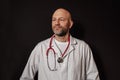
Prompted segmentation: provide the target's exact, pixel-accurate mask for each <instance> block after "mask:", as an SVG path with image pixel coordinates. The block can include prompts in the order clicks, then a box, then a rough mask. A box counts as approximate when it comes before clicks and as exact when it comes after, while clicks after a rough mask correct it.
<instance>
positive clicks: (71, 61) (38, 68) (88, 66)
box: [20, 36, 100, 80]
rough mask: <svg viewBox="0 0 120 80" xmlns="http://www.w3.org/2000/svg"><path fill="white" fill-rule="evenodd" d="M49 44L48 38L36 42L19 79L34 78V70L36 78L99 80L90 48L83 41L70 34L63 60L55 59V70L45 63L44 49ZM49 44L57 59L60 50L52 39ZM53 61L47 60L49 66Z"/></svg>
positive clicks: (46, 79)
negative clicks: (60, 61)
mask: <svg viewBox="0 0 120 80" xmlns="http://www.w3.org/2000/svg"><path fill="white" fill-rule="evenodd" d="M49 44H50V38H49V39H47V40H44V41H42V42H40V43H38V45H37V46H36V47H35V48H34V50H33V51H32V53H31V55H30V57H29V60H28V62H27V64H26V67H25V69H24V71H23V74H22V76H21V77H20V80H34V76H35V74H36V72H38V80H100V79H99V74H98V70H97V67H96V64H95V62H94V59H93V55H92V52H91V49H90V48H89V46H88V45H87V44H86V43H85V42H84V41H82V40H78V39H76V38H74V37H72V36H70V45H69V48H68V50H67V52H66V54H65V56H66V57H65V58H64V62H63V63H58V62H57V61H56V68H57V71H50V70H49V68H48V65H47V56H46V51H47V49H48V48H49ZM51 46H52V48H53V49H54V50H55V52H56V60H57V58H58V57H59V56H60V55H59V54H60V51H59V49H58V48H57V47H56V46H55V43H54V41H52V45H51ZM50 57H51V55H50ZM52 58H53V56H52ZM49 60H50V59H49ZM53 61H54V60H52V59H51V60H50V61H49V64H50V66H51V67H53V66H55V64H53V63H54V62H53Z"/></svg>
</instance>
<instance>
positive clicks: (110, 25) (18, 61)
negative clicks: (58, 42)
mask: <svg viewBox="0 0 120 80" xmlns="http://www.w3.org/2000/svg"><path fill="white" fill-rule="evenodd" d="M118 5H119V3H118V2H116V1H112V0H43V1H42V0H1V1H0V8H1V10H0V73H1V74H0V80H18V79H19V77H20V76H21V74H22V71H23V69H24V67H25V64H26V62H27V60H28V57H29V55H30V53H31V51H32V49H33V48H34V47H35V45H36V44H37V43H38V42H39V41H42V40H44V39H46V38H48V37H50V36H51V35H52V34H53V33H52V31H51V15H52V13H53V11H54V10H55V9H57V8H59V7H63V8H66V9H68V10H69V11H70V12H71V13H72V16H73V20H74V23H75V24H74V25H73V28H72V29H71V34H72V35H73V36H75V37H77V38H79V39H82V40H85V41H86V42H87V43H88V44H89V45H90V47H91V48H92V50H93V55H94V58H95V61H96V64H97V67H98V69H99V72H100V78H101V80H119V72H120V62H119V61H120V58H119V56H120V51H119V48H120V47H119V45H120V42H119V41H120V38H119V37H120V35H119V29H118V28H119V24H118V23H119V15H118V14H119V13H118Z"/></svg>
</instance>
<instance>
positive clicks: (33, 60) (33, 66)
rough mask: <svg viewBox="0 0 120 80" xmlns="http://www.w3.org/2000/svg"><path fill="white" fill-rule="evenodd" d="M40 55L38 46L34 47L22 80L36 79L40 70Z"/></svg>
mask: <svg viewBox="0 0 120 80" xmlns="http://www.w3.org/2000/svg"><path fill="white" fill-rule="evenodd" d="M38 57H39V55H38V46H37V47H35V48H34V50H33V51H32V53H31V55H30V57H29V59H28V62H27V64H26V66H25V69H24V71H23V73H22V76H21V77H20V80H34V76H35V74H36V72H37V71H38V62H39V58H38Z"/></svg>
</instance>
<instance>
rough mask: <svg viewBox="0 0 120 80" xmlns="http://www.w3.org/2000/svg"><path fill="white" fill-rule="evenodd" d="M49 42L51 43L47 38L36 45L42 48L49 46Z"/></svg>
mask: <svg viewBox="0 0 120 80" xmlns="http://www.w3.org/2000/svg"><path fill="white" fill-rule="evenodd" d="M49 42H50V38H47V39H45V40H43V41H40V42H38V44H37V45H36V47H40V46H43V45H48V44H49Z"/></svg>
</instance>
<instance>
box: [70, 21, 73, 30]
mask: <svg viewBox="0 0 120 80" xmlns="http://www.w3.org/2000/svg"><path fill="white" fill-rule="evenodd" d="M72 26H73V21H72V20H70V27H69V28H70V29H71V27H72Z"/></svg>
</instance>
